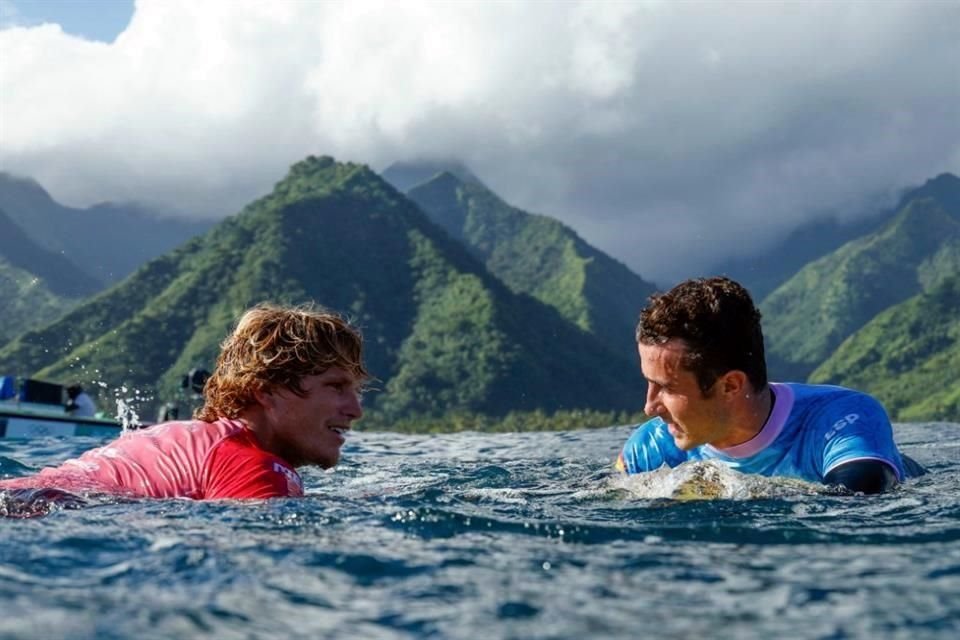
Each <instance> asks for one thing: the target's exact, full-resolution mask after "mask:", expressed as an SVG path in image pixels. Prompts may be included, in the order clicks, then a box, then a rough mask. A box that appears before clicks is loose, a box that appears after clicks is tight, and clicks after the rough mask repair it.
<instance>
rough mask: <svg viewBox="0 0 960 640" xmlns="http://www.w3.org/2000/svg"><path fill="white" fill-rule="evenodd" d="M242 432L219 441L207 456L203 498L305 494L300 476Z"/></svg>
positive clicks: (273, 496) (278, 496) (275, 496)
mask: <svg viewBox="0 0 960 640" xmlns="http://www.w3.org/2000/svg"><path fill="white" fill-rule="evenodd" d="M251 438H252V436H250V435H246V434H241V435H237V436H235V437H232V438H226V439H224V440H223V441H222V442H221V443H219V444H218V445H217V446H216V447H215V448H214V449H213V450H212V451H211V452H210V455H209V457H208V459H207V464H206V469H205V482H204V492H203V493H204V495H203V497H204V499H207V500H216V499H228V498H233V499H260V498H286V497H300V496H302V495H303V481H302V480H301V479H300V475H299V474H298V473H297V472H296V470H294V468H293V467H291V466H290V465H289V464H288V463H287V462H286V461H284V460H281V459H280V458H278V457H276V456H274V455H271V454H269V453H267V452H265V451H263V450H262V449H260V448H259V447H258V446H256V444H255V443H253V442H251Z"/></svg>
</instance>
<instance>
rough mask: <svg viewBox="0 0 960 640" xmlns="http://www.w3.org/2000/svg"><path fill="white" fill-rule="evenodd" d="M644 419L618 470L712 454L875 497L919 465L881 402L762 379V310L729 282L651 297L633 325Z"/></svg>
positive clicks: (701, 282) (746, 467)
mask: <svg viewBox="0 0 960 640" xmlns="http://www.w3.org/2000/svg"><path fill="white" fill-rule="evenodd" d="M636 338H637V345H638V351H639V353H640V364H641V368H642V369H643V375H644V377H645V378H646V379H647V384H648V387H647V400H646V407H645V411H646V413H647V415H650V416H652V419H651V420H649V421H647V422H645V423H644V424H642V425H640V426H639V427H637V429H636V430H635V431H634V433H633V435H631V436H630V438H629V439H628V440H627V443H626V445H625V446H624V448H623V451H622V452H621V454H620V456H619V458H618V460H617V468H619V469H620V470H622V471H626V472H627V473H640V472H644V471H652V470H654V469H657V468H659V467H660V466H662V465H667V466H670V467H674V466H677V465H679V464H681V463H683V462H686V461H688V460H717V461H719V462H722V463H724V464H725V465H727V466H729V467H730V468H732V469H734V470H737V471H740V472H743V473H756V474H761V475H766V476H787V477H793V478H801V479H804V480H809V481H814V482H823V483H826V484H835V485H841V486H843V487H845V488H847V489H849V490H851V491H859V492H863V493H879V492H882V491H885V490H887V489H890V488H891V487H893V486H895V485H896V484H897V483H898V482H900V481H902V480H903V479H904V477H906V476H907V475H917V474H918V473H922V470H921V469H920V468H919V465H916V463H914V462H913V461H912V460H909V459H907V460H906V462H907V466H908V467H909V471H911V472H912V473H909V474H908V469H905V466H904V461H905V458H904V457H903V456H901V454H900V452H899V451H898V449H897V446H896V444H895V443H894V440H893V429H892V427H891V425H890V420H889V418H888V417H887V414H886V412H885V411H884V409H883V407H882V406H881V405H880V403H879V402H877V401H876V400H875V399H874V398H872V397H871V396H869V395H867V394H864V393H860V392H858V391H853V390H851V389H845V388H843V387H834V386H826V385H807V384H792V383H790V384H777V383H769V382H768V381H767V368H766V361H765V358H764V348H763V333H762V331H761V327H760V312H759V311H758V310H757V308H756V307H755V306H754V304H753V301H752V300H751V298H750V295H749V293H747V291H746V289H744V288H743V287H742V286H740V285H739V284H737V283H736V282H734V281H733V280H730V279H728V278H723V277H716V278H700V279H694V280H687V281H686V282H682V283H680V284H679V285H677V286H676V287H674V288H673V289H671V290H670V291H668V292H667V293H663V294H657V295H654V296H652V297H651V300H650V304H649V306H647V307H646V308H645V309H644V310H643V311H642V312H641V314H640V322H639V324H638V326H637V335H636Z"/></svg>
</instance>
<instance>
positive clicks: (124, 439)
mask: <svg viewBox="0 0 960 640" xmlns="http://www.w3.org/2000/svg"><path fill="white" fill-rule="evenodd" d="M46 487H55V488H58V489H64V490H67V491H90V492H105V493H122V494H124V495H130V496H139V497H152V498H178V497H179V498H193V499H195V500H213V499H217V498H276V497H287V496H302V495H303V482H302V480H301V479H300V475H299V474H298V473H297V472H296V471H295V470H294V469H293V467H292V466H290V464H288V463H287V462H286V461H284V460H282V459H280V458H278V457H277V456H275V455H273V454H270V453H267V452H266V451H264V450H263V449H261V448H260V446H259V444H258V443H257V439H256V437H254V435H253V432H252V431H250V430H249V429H247V428H246V427H245V426H244V425H243V423H241V422H238V421H236V420H228V419H226V418H221V419H220V420H217V421H216V422H200V421H198V420H194V421H188V422H165V423H162V424H158V425H154V426H152V427H150V428H148V429H144V430H141V431H131V432H128V433H124V434H123V435H122V436H120V437H119V438H117V439H116V440H114V441H113V442H111V443H110V444H108V445H105V446H103V447H100V448H97V449H91V450H90V451H87V452H86V453H84V454H83V455H81V456H80V457H79V458H76V459H73V460H67V461H66V462H64V463H63V464H62V465H60V466H59V467H55V468H52V467H51V468H46V469H42V470H41V471H40V472H39V473H38V474H36V475H34V476H29V477H25V478H13V479H11V480H2V481H0V489H26V488H46Z"/></svg>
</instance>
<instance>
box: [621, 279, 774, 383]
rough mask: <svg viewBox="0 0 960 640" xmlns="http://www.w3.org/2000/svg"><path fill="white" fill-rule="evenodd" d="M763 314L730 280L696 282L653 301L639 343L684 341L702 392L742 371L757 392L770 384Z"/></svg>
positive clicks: (643, 319) (643, 320)
mask: <svg viewBox="0 0 960 640" xmlns="http://www.w3.org/2000/svg"><path fill="white" fill-rule="evenodd" d="M760 317H761V316H760V311H758V310H757V308H756V307H755V306H754V304H753V300H752V299H751V298H750V294H749V293H748V292H747V290H746V289H744V288H743V286H741V285H740V284H738V283H737V282H735V281H733V280H731V279H730V278H726V277H722V276H717V277H712V278H694V279H691V280H686V281H684V282H681V283H680V284H678V285H677V286H675V287H674V288H673V289H671V290H670V291H668V292H666V293H656V294H654V295H652V296H650V304H649V305H648V306H647V307H646V308H645V309H644V310H643V311H641V312H640V321H639V322H638V323H637V334H636V338H637V343H638V344H647V345H655V344H664V343H665V342H667V341H669V340H673V339H678V340H682V341H683V342H684V344H685V345H686V347H687V351H686V354H685V355H684V358H683V360H682V365H683V367H684V368H685V369H687V370H689V371H691V372H693V374H694V375H695V376H696V378H697V384H698V386H699V387H700V390H701V391H703V392H704V393H707V392H708V391H709V390H710V388H711V387H713V385H714V383H715V382H716V381H717V378H719V377H720V376H722V375H723V374H724V373H726V372H728V371H733V370H739V371H743V372H744V373H745V374H746V375H747V378H748V379H749V380H750V384H752V385H753V387H754V389H757V390H759V389H763V388H764V387H766V385H767V364H766V359H765V355H764V350H763V331H762V330H761V328H760Z"/></svg>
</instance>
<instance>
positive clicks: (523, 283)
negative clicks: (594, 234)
mask: <svg viewBox="0 0 960 640" xmlns="http://www.w3.org/2000/svg"><path fill="white" fill-rule="evenodd" d="M407 195H408V196H409V197H410V199H411V200H413V201H414V202H416V203H417V204H418V205H419V206H420V208H421V209H423V211H424V212H426V213H427V215H428V216H430V218H431V219H432V220H433V221H434V222H436V223H437V224H438V225H440V226H441V227H442V228H443V229H444V230H445V231H446V232H447V233H448V234H450V236H451V237H453V238H455V239H456V240H459V241H460V242H463V243H464V244H465V245H466V246H467V247H468V249H469V250H470V253H471V254H473V255H474V256H475V257H476V258H477V259H478V260H480V261H481V262H483V264H484V265H486V267H487V269H488V270H489V271H490V272H491V273H492V274H494V275H495V276H496V277H497V278H499V279H500V280H502V281H503V282H504V283H506V285H507V286H508V287H510V289H511V290H513V291H514V292H516V293H522V294H527V295H530V296H532V297H534V298H536V299H537V300H539V301H540V302H542V303H544V304H546V305H549V306H551V307H553V308H554V309H556V310H557V312H558V313H560V314H561V315H562V316H563V317H564V318H566V319H567V320H569V321H570V322H572V323H573V324H575V325H576V326H578V327H580V328H581V329H583V330H584V331H587V332H590V333H592V334H593V335H594V336H596V337H597V339H598V340H600V341H601V342H603V343H604V344H605V345H606V346H607V347H608V348H609V349H610V350H611V351H612V352H613V353H614V354H616V355H617V356H618V357H620V358H624V359H626V360H628V361H629V362H636V347H635V342H634V327H635V324H636V320H637V316H638V313H639V311H640V309H641V308H642V307H643V306H644V304H646V301H647V298H648V297H649V295H650V294H651V293H653V292H654V291H655V287H654V285H652V284H650V283H648V282H646V281H644V280H643V279H642V278H640V277H639V276H637V275H636V274H634V273H633V272H632V271H630V269H628V268H627V267H626V266H625V265H623V264H622V263H620V262H618V261H616V260H614V259H613V258H611V257H610V256H608V255H606V254H605V253H603V252H601V251H599V250H597V249H595V248H593V247H592V246H590V245H589V244H587V243H586V242H585V241H584V240H583V239H581V238H580V236H578V235H577V234H576V232H574V231H573V230H572V229H570V228H569V227H567V226H565V225H564V224H562V223H561V222H559V221H557V220H555V219H553V218H549V217H547V216H542V215H534V214H531V213H527V212H525V211H523V210H521V209H517V208H515V207H512V206H510V205H508V204H507V203H505V202H504V201H503V200H501V199H500V198H499V197H498V196H497V195H496V194H495V193H493V192H492V191H491V190H490V189H488V188H487V187H485V186H484V185H483V184H482V183H481V182H480V181H479V180H476V179H475V178H474V179H472V180H465V179H463V178H461V177H458V176H457V175H454V174H453V173H451V172H449V171H444V172H441V173H439V174H437V175H434V176H432V177H431V178H430V179H429V180H427V181H426V182H424V183H422V184H419V185H417V186H415V187H413V188H412V189H410V190H409V191H408V192H407Z"/></svg>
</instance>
